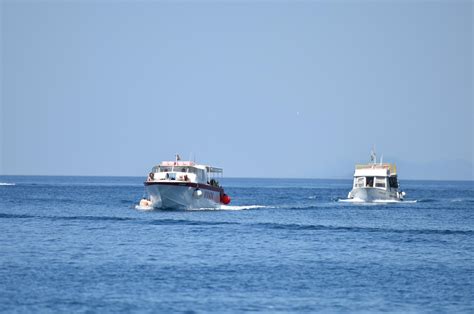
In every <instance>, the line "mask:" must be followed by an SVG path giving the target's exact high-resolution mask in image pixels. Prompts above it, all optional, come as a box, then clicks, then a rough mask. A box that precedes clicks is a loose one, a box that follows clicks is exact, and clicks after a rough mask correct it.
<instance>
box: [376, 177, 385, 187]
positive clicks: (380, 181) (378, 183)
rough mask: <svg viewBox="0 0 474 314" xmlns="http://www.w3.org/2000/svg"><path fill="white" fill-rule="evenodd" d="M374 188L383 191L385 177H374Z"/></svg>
mask: <svg viewBox="0 0 474 314" xmlns="http://www.w3.org/2000/svg"><path fill="white" fill-rule="evenodd" d="M375 187H376V188H384V189H385V177H376V178H375Z"/></svg>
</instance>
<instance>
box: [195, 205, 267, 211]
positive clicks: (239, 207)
mask: <svg viewBox="0 0 474 314" xmlns="http://www.w3.org/2000/svg"><path fill="white" fill-rule="evenodd" d="M264 207H265V206H262V205H241V206H234V205H220V206H219V207H216V208H213V207H211V208H191V209H188V210H247V209H257V208H264Z"/></svg>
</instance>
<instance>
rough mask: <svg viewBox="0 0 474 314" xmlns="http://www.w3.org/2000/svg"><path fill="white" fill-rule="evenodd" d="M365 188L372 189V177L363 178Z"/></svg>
mask: <svg viewBox="0 0 474 314" xmlns="http://www.w3.org/2000/svg"><path fill="white" fill-rule="evenodd" d="M365 182H366V184H365V186H366V187H368V188H372V187H374V177H366V178H365Z"/></svg>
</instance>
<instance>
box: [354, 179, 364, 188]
mask: <svg viewBox="0 0 474 314" xmlns="http://www.w3.org/2000/svg"><path fill="white" fill-rule="evenodd" d="M364 179H365V178H364V177H358V178H355V179H354V187H355V188H362V187H364Z"/></svg>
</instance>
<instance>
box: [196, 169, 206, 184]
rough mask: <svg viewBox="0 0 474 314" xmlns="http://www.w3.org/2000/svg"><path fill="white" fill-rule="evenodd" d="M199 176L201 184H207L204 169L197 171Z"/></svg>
mask: <svg viewBox="0 0 474 314" xmlns="http://www.w3.org/2000/svg"><path fill="white" fill-rule="evenodd" d="M197 175H198V180H199V182H206V173H205V172H204V170H202V169H197Z"/></svg>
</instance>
